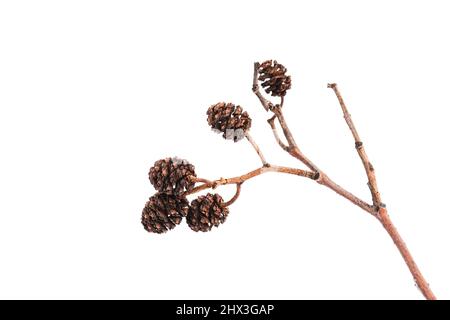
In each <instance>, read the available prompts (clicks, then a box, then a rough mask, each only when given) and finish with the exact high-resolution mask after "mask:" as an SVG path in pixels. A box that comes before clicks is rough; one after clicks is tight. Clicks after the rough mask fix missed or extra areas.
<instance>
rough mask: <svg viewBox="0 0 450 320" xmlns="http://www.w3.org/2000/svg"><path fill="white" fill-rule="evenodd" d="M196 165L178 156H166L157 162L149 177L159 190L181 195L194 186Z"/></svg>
mask: <svg viewBox="0 0 450 320" xmlns="http://www.w3.org/2000/svg"><path fill="white" fill-rule="evenodd" d="M196 176H197V175H196V174H195V167H194V166H193V165H192V164H190V163H189V162H187V161H186V160H181V159H178V158H166V159H161V160H158V161H156V162H155V164H154V165H153V167H151V168H150V171H149V173H148V177H149V179H150V182H151V183H152V185H153V186H154V187H155V189H156V190H157V191H159V192H163V193H167V194H173V195H180V194H182V193H184V192H185V191H190V190H192V189H193V188H194V185H195V181H193V179H192V178H193V177H196Z"/></svg>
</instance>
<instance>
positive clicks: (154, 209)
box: [142, 60, 436, 299]
mask: <svg viewBox="0 0 450 320" xmlns="http://www.w3.org/2000/svg"><path fill="white" fill-rule="evenodd" d="M286 72H287V70H286V68H285V67H284V66H283V65H282V64H280V63H278V62H277V61H275V60H267V61H265V62H263V63H258V62H256V63H255V64H254V72H253V85H252V90H253V93H254V94H255V95H256V96H257V98H258V100H259V102H260V103H261V105H262V106H263V107H264V109H265V110H266V111H267V112H270V113H271V115H272V116H271V117H270V118H269V119H268V120H267V122H268V123H269V125H270V127H271V129H272V132H273V135H274V138H275V141H276V142H277V143H278V144H279V146H280V147H281V148H282V149H283V150H284V151H285V152H287V153H288V154H289V155H291V156H292V157H294V158H296V159H297V160H299V161H300V162H301V163H303V164H304V165H305V166H306V167H307V169H299V168H289V167H282V166H277V165H273V164H270V163H268V162H267V161H266V159H265V157H264V155H263V153H262V152H261V150H260V148H259V147H258V145H257V144H256V142H255V141H254V140H253V138H252V137H251V135H250V133H249V130H250V128H251V125H252V120H251V118H250V117H249V115H248V113H247V112H246V111H244V110H243V109H242V107H241V106H239V105H236V104H234V103H231V102H219V103H216V104H214V105H212V106H210V107H209V108H208V110H207V112H206V115H207V122H208V124H209V126H211V128H212V129H213V131H215V132H217V133H220V134H221V135H222V137H223V138H224V139H227V140H231V141H234V142H238V141H241V140H242V139H243V138H246V139H247V140H248V141H249V142H250V144H251V145H252V146H253V148H254V149H255V151H256V153H257V154H258V156H259V158H260V160H261V163H262V166H261V167H259V168H257V169H255V170H253V171H250V172H248V173H246V174H243V175H241V176H237V177H232V178H228V179H224V178H220V179H217V180H213V181H211V180H207V179H204V178H199V177H197V175H196V172H195V168H194V166H193V165H192V164H190V163H189V162H187V161H186V160H182V159H179V158H165V159H161V160H158V161H156V162H155V164H154V165H153V166H152V167H151V168H150V171H149V179H150V182H151V183H152V185H153V186H154V188H155V189H156V191H157V192H156V194H154V195H153V196H151V197H150V199H149V200H148V201H147V203H146V205H145V207H144V209H143V211H142V224H143V225H144V228H145V229H146V230H147V231H149V232H152V233H165V232H166V231H168V230H171V229H173V228H174V227H175V226H177V225H179V224H180V223H181V221H182V220H183V219H184V218H186V221H187V224H188V226H189V227H190V228H191V229H192V230H194V231H203V232H206V231H210V230H211V229H212V228H213V227H218V226H219V225H220V224H222V223H224V222H225V220H226V219H227V216H228V214H229V208H228V207H229V206H230V205H231V204H232V203H233V202H234V201H236V199H237V198H238V197H239V195H240V190H241V185H242V184H243V183H244V182H245V181H247V180H248V179H251V178H253V177H256V176H258V175H261V174H264V173H266V172H278V173H286V174H293V175H297V176H301V177H304V178H308V179H311V180H313V181H315V182H317V183H318V184H320V185H322V186H325V187H327V188H329V189H331V190H333V191H334V192H336V193H337V194H338V195H340V196H342V197H344V198H345V199H347V200H349V201H350V202H352V203H353V204H354V205H356V206H358V207H360V208H361V209H363V210H364V211H366V212H367V213H369V214H370V215H372V216H373V217H375V218H376V219H377V220H378V221H379V222H380V223H381V225H382V226H383V228H384V229H385V230H386V231H387V233H388V234H389V236H390V237H391V239H392V240H393V242H394V244H395V245H396V247H397V248H398V250H399V251H400V253H401V255H402V257H403V259H404V261H405V263H406V265H407V266H408V268H409V270H410V272H411V274H412V276H413V278H414V280H415V282H416V284H417V286H418V288H419V289H420V291H421V292H422V294H423V295H424V296H425V297H426V298H427V299H435V298H436V297H435V296H434V294H433V292H432V291H431V289H430V287H429V285H428V283H427V282H426V280H425V278H424V277H423V275H422V274H421V272H420V270H419V268H418V267H417V265H416V263H415V262H414V259H413V257H412V255H411V253H410V252H409V250H408V248H407V246H406V244H405V242H404V241H403V239H402V238H401V236H400V234H399V233H398V231H397V229H396V228H395V226H394V224H393V223H392V221H391V219H390V217H389V215H388V213H387V209H386V206H385V204H384V203H383V202H382V201H381V195H380V192H379V190H378V186H377V181H376V176H375V169H374V167H373V165H372V163H371V162H370V161H369V158H368V156H367V153H366V151H365V148H364V145H363V143H362V141H361V139H360V136H359V134H358V131H357V130H356V127H355V125H354V123H353V121H352V119H351V116H350V113H349V112H348V109H347V107H346V105H345V103H344V100H343V98H342V96H341V94H340V91H339V90H338V88H337V85H336V84H335V83H331V84H328V88H330V89H332V90H333V91H334V93H335V95H336V97H337V99H338V101H339V104H340V106H341V109H342V112H343V115H344V119H345V121H346V123H347V126H348V128H349V129H350V131H351V133H352V136H353V138H354V146H355V149H356V151H357V153H358V156H359V157H360V159H361V161H362V164H363V166H364V169H365V172H366V175H367V178H368V183H367V184H368V187H369V191H370V193H371V196H372V199H371V200H372V201H371V202H370V203H369V202H366V201H364V200H362V199H361V198H359V197H357V196H355V195H354V194H352V193H351V192H349V191H347V190H346V189H344V188H343V187H341V186H340V185H339V184H337V183H335V182H334V181H333V180H332V179H331V178H330V177H329V176H328V175H327V174H326V173H325V172H324V171H323V170H321V169H320V168H319V167H318V166H317V165H316V164H315V163H314V162H312V161H311V160H310V159H309V158H308V157H306V156H305V154H304V153H303V152H302V151H301V150H300V148H299V146H298V145H297V142H296V141H295V139H294V137H293V135H292V133H291V131H290V129H289V126H288V124H287V122H286V120H285V118H284V114H283V105H284V101H285V96H286V92H287V90H289V89H290V88H291V77H290V76H289V75H287V74H286ZM260 87H262V88H263V89H264V90H265V92H266V93H267V94H268V95H271V96H272V97H277V99H278V100H279V101H278V103H274V102H272V101H271V100H270V99H269V98H268V96H265V95H264V94H263V93H261V91H260ZM276 123H278V125H279V126H280V127H281V132H282V135H280V134H279V131H278V128H277V126H276ZM283 137H284V139H283ZM283 140H284V141H283ZM197 184H198V185H197ZM226 184H234V185H235V186H236V193H235V195H234V196H233V197H232V198H231V199H230V200H229V201H224V199H223V198H222V197H221V196H220V195H219V194H218V193H208V194H206V195H201V196H198V197H197V198H196V199H194V200H192V201H191V202H189V201H188V199H187V196H189V195H192V194H194V193H197V192H199V191H202V190H206V189H215V188H216V187H218V186H220V185H226Z"/></svg>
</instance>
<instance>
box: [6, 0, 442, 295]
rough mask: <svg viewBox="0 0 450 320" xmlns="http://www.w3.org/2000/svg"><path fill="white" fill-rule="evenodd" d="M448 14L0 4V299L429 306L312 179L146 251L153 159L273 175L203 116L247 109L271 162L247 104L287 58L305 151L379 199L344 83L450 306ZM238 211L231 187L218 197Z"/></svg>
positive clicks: (402, 223) (200, 169)
mask: <svg viewBox="0 0 450 320" xmlns="http://www.w3.org/2000/svg"><path fill="white" fill-rule="evenodd" d="M446 4H447V2H446V1H395V2H394V1H376V2H370V3H369V2H363V1H314V2H312V1H309V2H300V1H276V2H274V1H253V2H252V1H227V2H220V3H219V2H214V1H160V2H150V1H2V2H1V4H0V148H1V149H0V152H1V157H0V298H44V299H46V298H63V299H65V298H88V299H90V298H138V299H141V298H144V299H147V298H151V299H168V298H181V299H185V298H186V299H187V298H192V299H197V298H236V299H240V298H255V299H259V298H261V299H262V298H267V299H272V298H287V299H315V298H325V299H334V298H339V299H350V298H353V299H368V298H373V299H421V294H420V292H419V291H418V290H417V289H416V288H415V286H414V282H413V280H412V277H411V276H410V274H409V272H408V270H407V268H406V265H405V264H404V263H403V260H402V259H401V257H400V255H399V253H398V252H397V250H396V248H395V246H394V245H393V243H392V241H391V240H390V238H389V237H388V235H387V234H386V232H385V231H384V230H383V228H382V227H381V226H380V225H379V223H378V222H377V221H376V220H375V219H373V218H372V217H371V216H370V215H368V214H367V213H365V212H363V211H362V210H360V209H359V208H357V207H355V206H353V205H352V204H351V203H349V202H348V201H346V200H345V199H342V198H339V197H338V196H337V195H336V194H334V193H333V192H332V191H329V190H327V189H325V188H323V187H321V186H319V185H317V184H315V183H313V182H311V181H308V180H306V179H302V178H298V177H293V176H287V175H281V174H273V173H269V174H266V175H263V176H261V177H257V178H255V179H254V180H251V181H248V182H247V183H245V184H244V186H243V190H242V195H241V198H240V199H239V201H238V202H236V203H235V204H234V205H233V206H232V207H231V213H230V216H229V219H228V220H227V222H226V223H225V224H224V225H222V226H221V227H220V228H217V229H214V230H213V231H212V232H210V233H206V234H202V233H194V232H192V231H191V230H190V229H189V228H188V227H187V225H186V224H185V223H184V222H183V224H182V225H180V226H178V227H177V228H175V229H174V230H173V231H171V232H169V233H167V234H164V235H154V234H149V233H147V232H145V231H144V229H143V228H142V226H141V223H140V216H141V210H142V207H143V205H144V203H145V202H146V200H147V199H148V197H149V196H151V195H152V193H153V192H154V191H153V189H152V187H151V185H150V183H149V181H148V178H147V172H148V169H149V167H150V166H151V165H152V164H153V163H154V161H156V160H158V159H160V158H163V157H167V156H179V157H182V158H186V159H188V160H189V161H190V162H192V163H193V164H195V166H196V170H197V173H198V175H199V176H201V177H204V178H210V179H214V178H219V177H229V176H235V175H239V174H242V173H244V172H247V171H250V170H252V169H254V168H256V167H257V166H259V160H258V158H257V156H256V154H255V153H254V152H253V150H252V148H251V147H250V145H249V144H248V143H246V142H240V143H236V144H234V143H232V142H230V141H225V140H223V139H221V137H220V136H219V135H215V134H213V133H212V132H211V131H210V129H209V128H208V126H207V124H206V118H205V112H206V109H207V107H208V106H209V105H211V104H213V103H216V102H218V101H233V102H235V103H238V104H241V105H242V106H243V107H244V108H245V109H246V110H247V111H248V112H249V113H250V115H251V116H252V118H253V127H252V130H251V132H252V134H253V136H254V138H255V139H256V140H257V141H258V142H259V144H260V145H261V148H262V149H263V150H264V152H265V154H266V157H267V158H268V160H269V161H270V162H272V163H274V164H279V165H295V166H297V165H299V164H298V163H297V162H295V161H294V160H293V159H291V158H289V157H288V156H287V155H286V154H284V153H283V152H282V150H281V149H279V148H278V146H277V145H275V143H274V141H273V137H272V135H271V132H270V130H269V128H268V126H267V123H266V122H265V120H266V119H267V118H268V117H269V115H268V114H267V113H266V112H265V111H263V109H262V107H261V106H260V105H259V104H258V101H257V99H256V97H255V96H254V95H253V94H252V92H251V90H250V88H251V78H252V67H253V62H254V61H257V60H263V59H269V58H275V59H278V61H280V62H281V63H283V64H284V65H285V66H287V68H288V70H289V74H291V75H292V83H293V88H292V90H291V91H290V92H289V93H288V96H287V99H286V105H285V115H286V118H287V121H288V123H289V124H290V126H291V129H292V131H293V133H294V136H295V137H296V139H297V141H298V142H299V144H300V146H301V148H302V150H303V151H304V152H305V153H306V154H307V155H308V156H309V157H310V158H312V159H313V160H314V161H315V162H316V163H317V164H318V165H319V166H320V167H321V168H322V169H323V170H325V171H326V172H327V173H328V174H329V175H330V176H331V177H332V178H333V179H335V180H336V181H337V182H338V183H340V184H342V185H343V186H345V187H346V188H348V189H349V190H351V191H352V192H354V193H356V194H358V195H360V196H361V197H363V198H364V199H367V200H369V199H370V195H369V192H368V190H367V187H366V185H365V183H366V177H365V175H364V171H363V168H362V165H361V164H360V161H359V158H358V157H357V154H356V152H355V151H354V148H353V141H352V138H351V135H350V132H349V131H348V129H347V127H346V125H345V122H344V120H343V119H342V115H341V111H340V109H339V105H338V103H337V101H336V98H335V97H334V95H333V92H332V91H331V90H330V89H327V88H326V84H327V82H337V83H338V84H339V86H340V88H341V91H342V94H343V95H344V98H345V100H346V102H347V105H348V107H349V109H350V111H351V113H352V115H353V119H354V121H355V123H356V125H357V127H358V128H359V131H360V134H361V136H362V140H363V141H364V143H365V146H366V150H367V152H368V154H369V156H370V157H371V160H372V162H373V164H374V166H375V169H376V171H377V174H378V180H379V186H380V190H381V192H382V196H383V198H384V201H385V202H386V203H387V206H388V209H389V211H390V214H391V217H392V219H393V220H394V222H395V223H396V225H397V227H398V228H399V230H400V232H401V234H402V235H403V236H404V238H405V240H406V242H407V243H408V245H409V247H410V249H411V251H412V253H413V255H414V257H415V258H416V260H417V263H418V264H419V266H420V267H421V268H422V271H423V273H424V275H425V276H426V277H427V280H428V281H429V282H430V285H431V287H432V288H433V289H434V291H435V293H436V295H437V296H438V297H439V298H447V299H448V298H450V289H449V288H450V275H449V273H448V270H450V258H449V254H448V252H449V250H448V246H449V242H450V233H449V227H450V225H449V222H450V212H449V207H448V203H447V201H448V180H449V178H450V177H449V171H448V169H447V168H448V163H449V161H450V157H449V153H448V137H449V108H450V95H449V94H448V92H449V85H450V83H449V79H450V62H449V58H448V57H449V56H450V47H449V41H448V31H449V30H450V20H449V17H448V12H449V8H448V6H447V5H446ZM219 191H220V192H221V194H222V195H223V196H224V198H229V197H230V196H231V195H232V194H233V191H234V190H233V188H232V187H224V188H222V189H220V190H219Z"/></svg>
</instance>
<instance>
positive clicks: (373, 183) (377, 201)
mask: <svg viewBox="0 0 450 320" xmlns="http://www.w3.org/2000/svg"><path fill="white" fill-rule="evenodd" d="M328 88H331V89H332V90H333V91H334V93H335V94H336V97H337V99H338V101H339V104H340V106H341V109H342V113H343V114H344V119H345V122H346V123H347V125H348V128H349V129H350V131H351V133H352V135H353V138H354V139H355V148H356V151H357V152H358V155H359V157H360V158H361V161H362V163H363V165H364V169H365V171H366V175H367V178H368V179H369V182H368V185H369V189H370V193H371V194H372V200H373V203H374V205H375V206H377V207H379V206H383V205H382V202H381V196H380V192H379V191H378V185H377V179H376V176H375V169H374V168H373V165H372V164H371V163H370V161H369V157H368V156H367V153H366V151H365V149H364V145H363V143H362V141H361V138H360V137H359V134H358V131H357V130H356V127H355V124H354V123H353V120H352V117H351V115H350V113H349V112H348V109H347V106H346V105H345V103H344V99H343V98H342V95H341V93H340V91H339V89H338V87H337V84H336V83H329V84H328Z"/></svg>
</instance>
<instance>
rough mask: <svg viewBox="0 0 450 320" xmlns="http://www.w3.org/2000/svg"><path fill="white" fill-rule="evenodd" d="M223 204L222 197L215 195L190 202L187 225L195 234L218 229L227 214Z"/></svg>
mask: <svg viewBox="0 0 450 320" xmlns="http://www.w3.org/2000/svg"><path fill="white" fill-rule="evenodd" d="M223 203H224V201H223V199H222V197H221V196H220V195H219V194H217V193H215V194H211V193H208V194H207V195H205V196H199V197H198V198H197V199H195V200H193V201H192V202H191V205H190V207H189V212H188V215H187V218H186V221H187V224H188V225H189V227H190V228H191V229H192V230H194V231H196V232H198V231H202V232H207V231H210V230H211V229H212V227H213V226H214V227H218V226H219V225H220V224H221V223H224V222H225V220H226V218H227V216H228V213H229V210H228V208H227V207H224V206H223Z"/></svg>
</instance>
